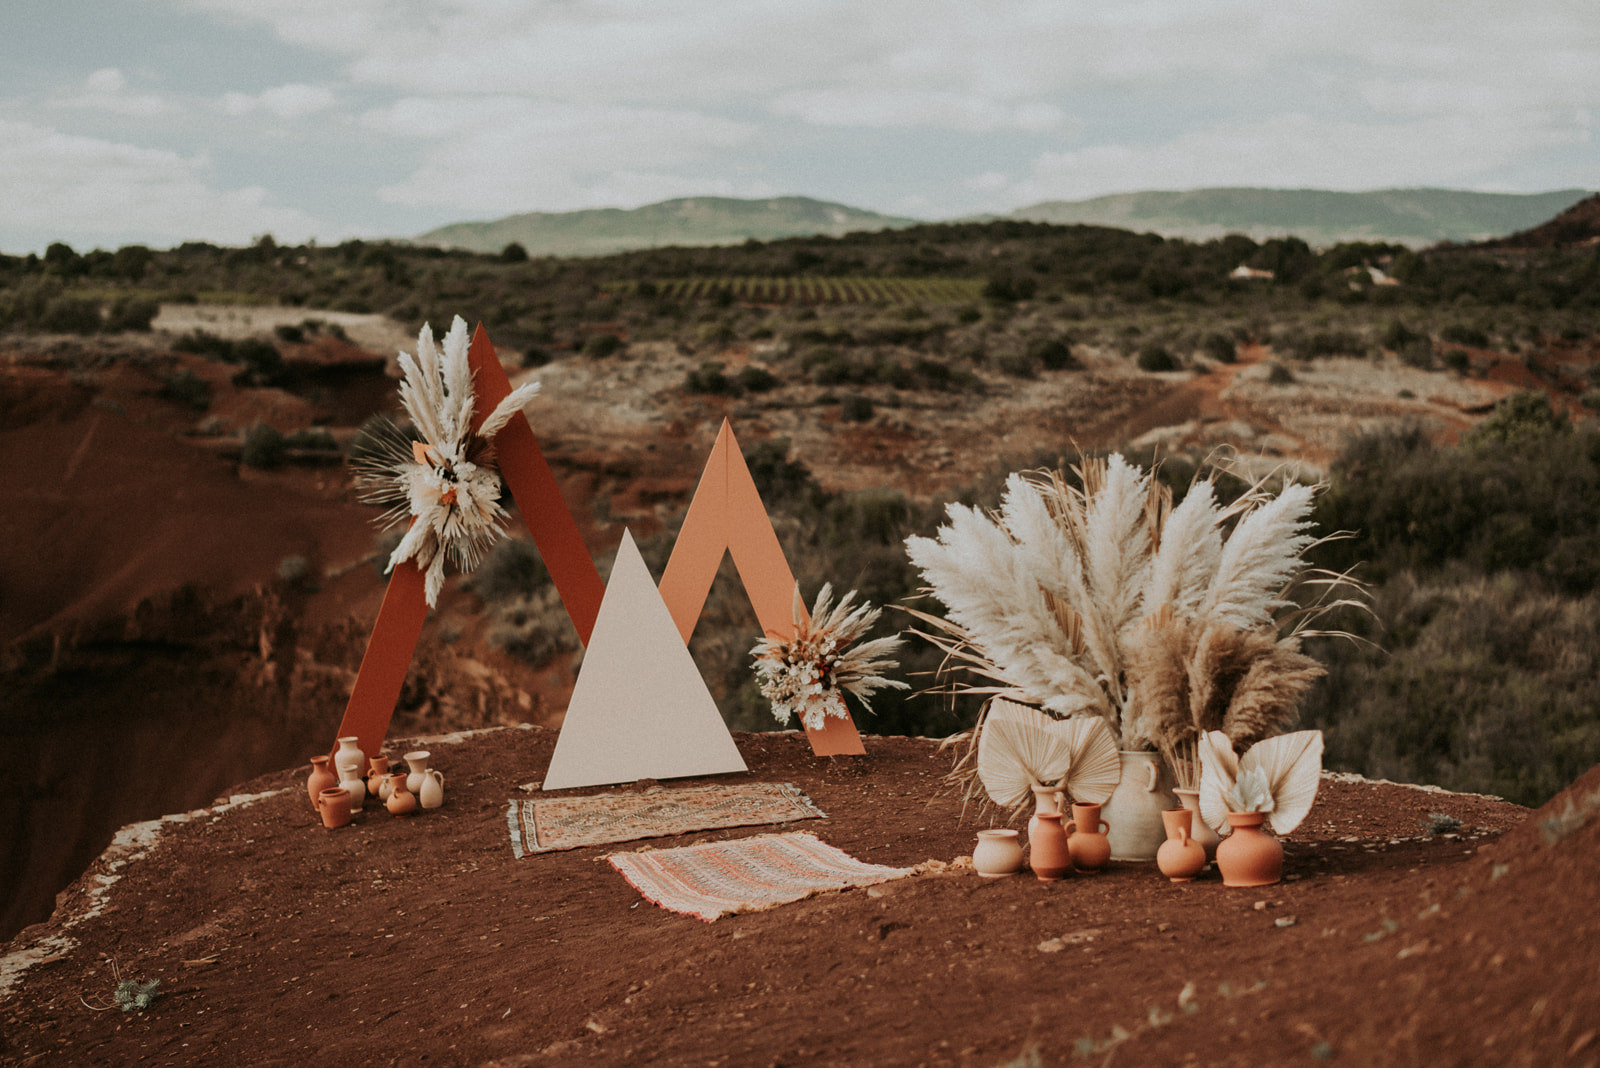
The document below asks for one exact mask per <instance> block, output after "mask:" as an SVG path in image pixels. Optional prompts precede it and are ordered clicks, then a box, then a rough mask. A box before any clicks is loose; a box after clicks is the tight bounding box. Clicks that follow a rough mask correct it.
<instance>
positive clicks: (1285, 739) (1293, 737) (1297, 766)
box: [1199, 731, 1322, 835]
mask: <svg viewBox="0 0 1600 1068" xmlns="http://www.w3.org/2000/svg"><path fill="white" fill-rule="evenodd" d="M1199 748H1200V764H1201V768H1202V771H1201V774H1200V817H1201V818H1202V819H1204V820H1205V821H1206V822H1207V823H1208V824H1210V825H1211V826H1212V827H1213V828H1215V829H1216V830H1217V831H1218V832H1221V831H1222V830H1223V829H1224V828H1226V827H1227V825H1228V811H1229V808H1228V800H1227V798H1228V792H1229V791H1230V790H1232V789H1233V786H1234V783H1235V782H1236V781H1237V780H1238V779H1239V777H1240V776H1242V775H1244V774H1245V773H1246V772H1251V771H1255V772H1259V773H1261V774H1262V775H1264V776H1265V778H1266V782H1267V789H1268V792H1269V794H1270V795H1271V798H1272V808H1271V811H1270V812H1269V813H1268V815H1267V822H1268V823H1270V824H1271V825H1272V829H1273V831H1274V832H1276V833H1277V834H1280V835H1284V834H1289V833H1290V832H1291V831H1293V830H1294V829H1295V828H1296V827H1298V826H1300V822H1301V821H1302V820H1304V819H1305V818H1306V813H1308V812H1310V811H1311V805H1312V802H1314V801H1315V800H1316V799H1317V786H1318V784H1319V783H1320V782H1321V780H1322V732H1321V731H1294V732H1292V733H1290V734H1280V735H1277V736H1276V737H1273V738H1268V739H1266V740H1265V741H1260V742H1257V743H1256V744H1255V745H1253V746H1251V747H1250V748H1249V749H1248V750H1246V751H1245V754H1244V756H1243V757H1235V756H1234V752H1233V743H1232V742H1230V741H1229V740H1228V736H1227V735H1225V734H1223V733H1222V732H1221V731H1208V732H1207V733H1206V734H1205V735H1204V736H1203V737H1202V738H1201V739H1200V746H1199Z"/></svg>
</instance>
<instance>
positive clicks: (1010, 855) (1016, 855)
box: [972, 827, 1022, 879]
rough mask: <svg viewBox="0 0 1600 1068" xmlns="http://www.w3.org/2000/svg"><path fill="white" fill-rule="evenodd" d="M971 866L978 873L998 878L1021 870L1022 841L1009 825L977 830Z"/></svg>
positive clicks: (990, 877) (989, 877) (986, 876)
mask: <svg viewBox="0 0 1600 1068" xmlns="http://www.w3.org/2000/svg"><path fill="white" fill-rule="evenodd" d="M972 866H973V867H974V868H975V869H977V872H978V874H979V875H982V876H984V877H985V878H988V879H998V878H999V877H1000V876H1002V875H1015V874H1016V873H1017V872H1019V871H1021V870H1022V843H1021V842H1019V841H1017V832H1016V831H1014V830H1012V829H1011V828H1009V827H991V828H989V829H988V830H986V831H979V832H978V845H977V847H976V848H975V849H973V851H972Z"/></svg>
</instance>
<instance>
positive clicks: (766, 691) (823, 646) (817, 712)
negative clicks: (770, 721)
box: [750, 583, 909, 730]
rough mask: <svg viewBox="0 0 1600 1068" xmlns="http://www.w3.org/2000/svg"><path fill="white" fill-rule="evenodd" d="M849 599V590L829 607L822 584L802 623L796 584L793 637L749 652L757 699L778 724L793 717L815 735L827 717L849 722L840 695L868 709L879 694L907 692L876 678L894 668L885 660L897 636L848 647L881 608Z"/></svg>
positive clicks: (828, 588) (829, 590) (768, 640)
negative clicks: (852, 696) (758, 691)
mask: <svg viewBox="0 0 1600 1068" xmlns="http://www.w3.org/2000/svg"><path fill="white" fill-rule="evenodd" d="M855 598H856V591H855V590H851V591H850V592H849V593H847V594H845V595H844V597H843V598H841V599H840V601H839V603H838V604H837V605H835V604H834V603H833V586H832V585H831V584H829V583H824V584H823V586H822V589H821V590H820V591H818V593H817V600H816V604H815V605H814V606H813V607H812V609H811V618H810V619H809V620H807V618H806V612H805V607H804V602H803V601H802V600H801V599H800V587H799V585H798V584H797V585H796V586H795V590H794V626H795V629H794V636H793V637H791V638H778V637H775V636H773V635H771V634H769V635H767V636H766V637H764V638H762V639H761V640H760V641H759V642H757V643H756V645H755V647H754V648H753V649H751V650H750V655H751V656H753V657H754V658H755V670H756V678H757V679H758V681H759V682H760V685H761V696H763V697H765V698H766V699H767V700H769V701H771V702H772V715H773V717H774V718H775V719H777V721H778V722H779V723H789V722H790V721H791V720H792V719H793V718H794V717H796V716H798V717H799V719H800V722H801V723H802V724H804V725H805V726H806V727H807V728H808V729H809V730H821V729H822V728H823V724H824V720H825V719H826V717H828V716H837V717H839V718H841V719H848V718H849V716H850V712H849V710H848V709H847V708H846V707H845V703H844V695H845V694H846V693H852V694H855V696H856V697H857V698H859V699H860V701H861V704H862V706H863V707H865V708H868V709H870V708H871V707H872V706H871V702H870V698H871V696H872V695H873V694H874V693H876V692H878V691H879V690H886V689H895V690H904V689H909V687H908V686H907V684H906V683H904V682H901V681H900V680H899V679H887V678H884V677H883V676H882V675H881V674H880V673H881V672H883V671H887V670H889V669H891V668H895V667H898V666H899V662H898V661H895V660H890V659H886V658H887V657H889V656H890V655H891V654H893V653H894V652H895V651H897V650H898V649H899V648H900V647H901V645H902V644H904V643H903V642H902V640H901V638H900V636H899V635H898V634H897V635H893V636H891V637H887V638H875V639H873V640H872V641H869V642H864V643H862V644H860V645H854V646H853V643H854V642H855V641H856V640H857V639H859V638H860V637H861V636H862V635H864V634H866V633H867V631H869V630H871V629H872V626H873V624H875V623H876V622H877V621H878V619H879V617H881V616H882V615H883V610H882V609H881V608H873V607H872V605H871V604H870V603H868V602H862V603H861V604H859V605H856V604H855ZM852 606H853V607H852ZM852 646H853V647H852Z"/></svg>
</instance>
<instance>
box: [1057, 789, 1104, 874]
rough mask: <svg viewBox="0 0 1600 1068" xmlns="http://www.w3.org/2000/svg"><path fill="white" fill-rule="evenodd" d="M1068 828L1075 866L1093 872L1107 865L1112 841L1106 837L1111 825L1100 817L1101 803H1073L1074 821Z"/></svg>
mask: <svg viewBox="0 0 1600 1068" xmlns="http://www.w3.org/2000/svg"><path fill="white" fill-rule="evenodd" d="M1066 830H1067V849H1068V851H1070V852H1071V854H1072V866H1073V867H1074V868H1076V869H1077V870H1078V871H1081V872H1084V873H1085V874H1092V873H1094V872H1097V871H1099V870H1100V869H1101V868H1103V867H1105V866H1106V861H1108V860H1110V859H1111V841H1110V839H1108V838H1107V837H1106V834H1107V833H1108V832H1109V831H1110V830H1111V825H1110V824H1109V823H1107V822H1106V821H1105V820H1103V819H1101V818H1100V806H1099V805H1088V804H1084V805H1078V804H1075V805H1073V806H1072V822H1071V823H1069V824H1067V828H1066Z"/></svg>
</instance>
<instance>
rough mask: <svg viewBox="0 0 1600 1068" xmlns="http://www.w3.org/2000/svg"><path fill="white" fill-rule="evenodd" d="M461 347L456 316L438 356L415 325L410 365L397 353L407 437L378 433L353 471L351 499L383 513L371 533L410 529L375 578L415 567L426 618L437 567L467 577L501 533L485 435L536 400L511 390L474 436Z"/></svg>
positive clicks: (437, 582)
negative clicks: (407, 564) (404, 525)
mask: <svg viewBox="0 0 1600 1068" xmlns="http://www.w3.org/2000/svg"><path fill="white" fill-rule="evenodd" d="M469 343H470V339H469V337H468V334H467V324H466V322H465V321H464V320H462V318H461V317H460V316H459V315H458V316H456V317H455V321H454V322H452V323H451V324H450V331H449V333H447V334H446V335H445V337H444V348H443V351H441V350H440V349H439V348H438V347H437V346H436V345H435V343H434V337H433V331H432V329H431V328H430V327H429V326H428V325H427V324H424V325H423V327H422V332H421V333H420V334H418V335H417V352H416V355H415V356H412V355H411V354H410V353H406V352H402V353H400V370H401V374H402V378H401V381H400V403H401V406H402V407H404V409H405V412H406V416H407V417H408V418H409V419H410V422H411V428H412V430H413V431H414V432H415V435H416V436H415V437H414V436H412V435H411V434H408V433H406V432H405V431H403V430H401V429H400V428H399V427H397V426H395V425H394V424H393V423H389V424H386V425H385V426H384V429H382V430H380V431H379V434H378V435H377V439H378V447H377V449H376V450H375V451H374V453H372V454H370V455H369V456H367V457H365V458H363V459H362V460H361V461H360V462H359V463H358V464H357V466H356V481H357V485H358V486H359V487H360V488H361V490H362V497H361V499H362V500H364V501H366V502H368V503H369V504H380V505H384V506H386V507H387V509H388V510H387V511H386V512H385V513H384V514H383V515H382V516H381V517H379V523H380V524H381V525H382V526H384V527H385V528H387V527H391V526H395V525H397V524H399V523H401V522H402V521H404V520H407V519H409V520H410V522H411V526H410V529H409V530H407V531H406V534H405V537H403V538H401V539H400V544H399V545H398V546H396V547H395V550H394V552H393V553H391V554H390V556H389V563H388V567H387V568H386V569H385V570H386V571H390V570H393V569H394V567H395V565H396V564H399V563H401V562H403V561H406V560H414V561H416V565H417V567H418V568H419V569H421V570H422V571H423V572H424V573H425V574H426V586H425V589H426V595H427V600H428V607H430V608H432V607H436V606H437V604H438V600H439V591H440V590H441V589H442V588H443V587H444V565H445V560H446V558H448V559H450V560H451V561H453V562H454V563H455V566H456V569H457V570H458V571H462V572H466V571H471V570H472V569H473V568H475V567H477V566H478V564H479V563H480V562H481V561H482V559H483V557H484V555H485V554H486V553H487V552H488V551H489V549H490V548H491V547H492V546H493V545H494V542H495V539H496V538H498V537H499V536H500V534H501V532H502V531H503V530H504V527H505V520H506V512H505V509H503V508H501V507H500V489H501V484H500V473H499V471H498V470H497V469H496V467H495V461H494V435H495V434H497V433H499V431H500V430H501V429H503V428H504V427H505V425H506V423H508V422H509V421H510V420H511V418H512V416H514V415H516V414H517V413H518V412H520V411H521V410H522V409H523V408H524V407H525V406H526V405H527V404H528V402H529V401H531V400H532V399H533V398H534V396H535V395H537V394H538V392H539V383H537V382H529V383H526V384H524V385H521V386H518V387H517V388H516V389H514V390H512V391H511V392H510V393H509V394H508V395H507V396H506V397H505V399H504V400H502V401H501V402H500V403H499V404H498V405H496V406H495V408H494V410H493V411H492V412H490V413H489V414H488V416H487V417H486V418H484V420H483V422H482V423H481V424H480V425H479V426H478V427H477V428H476V429H474V428H473V425H472V420H473V416H474V414H475V412H476V407H475V397H474V393H473V386H472V367H471V365H470V364H469V363H468V361H467V350H468V346H469ZM418 438H420V440H418Z"/></svg>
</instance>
